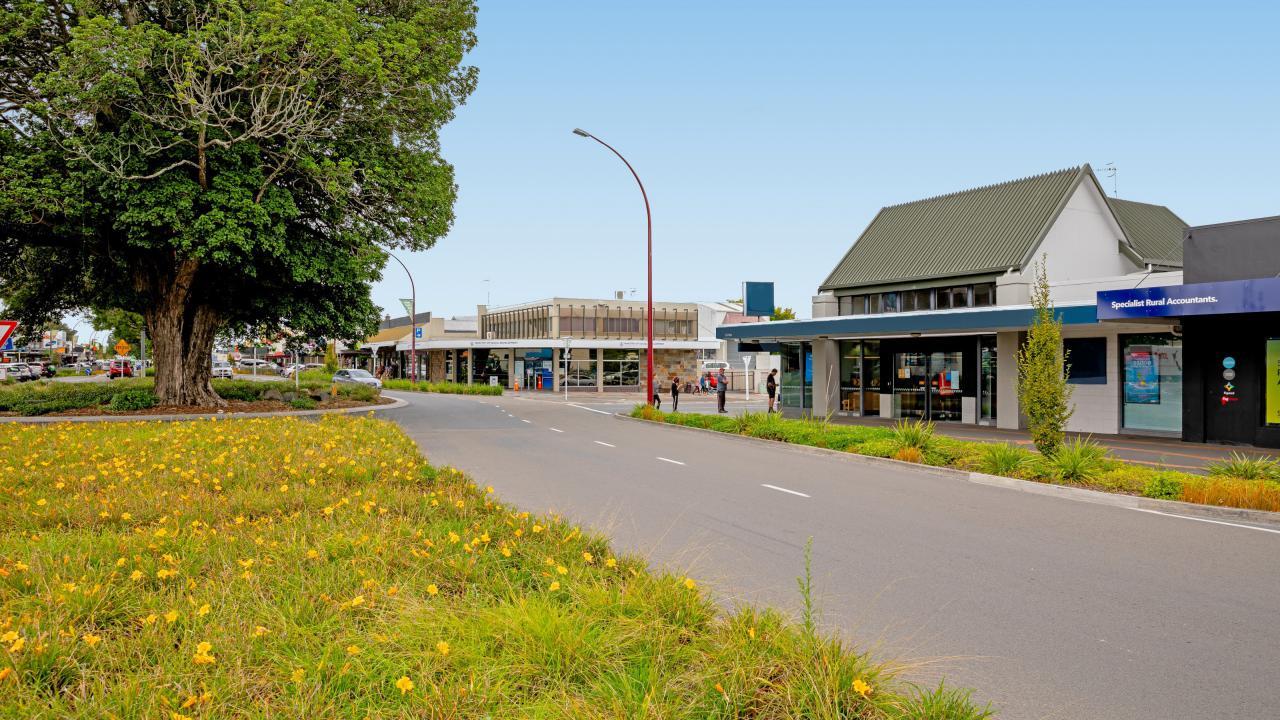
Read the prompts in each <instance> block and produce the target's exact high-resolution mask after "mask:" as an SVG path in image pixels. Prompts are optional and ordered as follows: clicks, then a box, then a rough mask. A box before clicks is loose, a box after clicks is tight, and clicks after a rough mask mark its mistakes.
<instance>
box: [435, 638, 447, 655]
mask: <svg viewBox="0 0 1280 720" xmlns="http://www.w3.org/2000/svg"><path fill="white" fill-rule="evenodd" d="M436 652H438V653H440V654H441V655H448V654H449V643H447V642H445V641H443V640H441V641H440V642H438V643H436Z"/></svg>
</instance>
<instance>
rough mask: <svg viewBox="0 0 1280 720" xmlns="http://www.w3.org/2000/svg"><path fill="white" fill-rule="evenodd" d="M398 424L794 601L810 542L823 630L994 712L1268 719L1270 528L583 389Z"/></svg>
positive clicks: (683, 563)
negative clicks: (614, 404)
mask: <svg viewBox="0 0 1280 720" xmlns="http://www.w3.org/2000/svg"><path fill="white" fill-rule="evenodd" d="M388 394H391V395H395V396H396V397H400V398H404V399H406V400H407V401H408V402H409V405H408V406H407V407H404V408H401V409H398V410H391V411H389V412H387V413H385V417H388V418H389V419H393V420H396V421H397V422H399V423H400V424H401V425H402V426H403V427H404V428H405V429H406V431H407V432H408V433H409V434H410V435H411V436H412V437H413V438H414V439H415V440H416V441H417V442H418V443H419V444H420V445H421V446H422V448H423V450H424V451H425V452H426V453H427V455H428V456H429V457H430V458H431V459H432V460H433V461H434V462H437V463H446V464H452V465H455V466H457V467H461V468H464V469H466V470H468V471H470V472H471V473H473V474H474V476H475V477H476V479H477V481H478V482H480V483H482V484H489V485H493V486H494V487H495V488H496V489H497V490H498V492H499V493H500V494H501V495H502V497H503V498H504V499H505V500H507V501H509V502H513V503H515V504H517V505H519V506H521V507H523V508H525V509H528V510H531V511H544V510H554V511H557V512H561V513H563V514H565V515H566V516H567V517H570V518H573V519H575V520H577V521H579V522H582V523H585V524H588V525H590V526H593V527H596V528H599V529H601V530H603V531H606V532H608V533H609V534H610V535H612V536H613V538H614V539H615V541H616V543H617V544H618V546H619V547H620V548H621V549H623V550H624V551H631V552H639V553H642V554H644V555H646V556H647V557H649V558H650V559H652V560H653V561H654V562H656V563H659V564H661V565H665V566H668V567H671V568H673V569H677V570H680V571H685V570H687V571H689V572H691V573H692V574H694V575H695V576H696V577H699V578H700V579H702V580H703V581H704V583H705V584H706V585H708V586H709V587H711V588H712V589H713V590H714V591H715V592H716V593H717V594H718V595H719V596H720V597H721V598H723V599H725V600H726V601H728V602H739V601H743V602H758V603H770V604H778V605H781V606H783V607H785V608H788V609H792V610H794V609H796V608H797V607H798V598H797V595H796V591H795V577H796V575H798V574H799V573H800V572H801V569H802V563H803V546H804V543H805V541H806V539H807V538H809V537H812V538H813V539H814V544H813V547H814V554H813V566H814V569H815V576H816V577H815V579H816V583H815V585H816V587H817V591H818V596H819V597H818V600H819V606H820V609H821V611H822V613H823V618H824V625H825V626H826V628H827V629H828V630H832V631H837V632H841V633H843V634H845V635H846V636H847V637H849V638H850V639H853V640H856V641H857V642H858V643H859V647H860V648H861V649H871V650H872V651H873V652H875V653H876V655H877V656H878V657H880V658H884V657H889V656H894V657H900V658H902V659H904V660H907V661H920V660H924V661H925V664H924V665H922V666H919V667H916V668H914V669H913V670H912V671H911V674H912V676H913V677H915V678H917V679H919V680H921V681H924V682H928V683H933V682H936V681H937V680H938V679H940V678H942V677H946V678H947V680H948V682H949V683H957V684H961V685H967V686H971V687H975V688H978V689H979V697H980V698H981V699H982V700H984V701H991V702H992V703H994V704H995V705H996V706H997V708H998V709H999V710H1000V711H1001V714H1000V717H1002V718H1006V719H1014V720H1021V719H1024V718H1037V719H1039V718H1062V719H1063V720H1066V719H1068V718H1070V719H1073V720H1074V719H1080V718H1108V719H1114V720H1127V719H1133V720H1137V719H1143V720H1146V719H1149V718H1221V719H1226V718H1241V719H1245V718H1248V719H1249V720H1255V719H1257V718H1274V717H1280V691H1278V690H1277V685H1276V678H1277V677H1280V623H1277V622H1276V618H1277V617H1280V573H1277V572H1276V568H1277V563H1278V562H1280V560H1277V558H1280V533H1277V532H1276V531H1274V530H1271V531H1268V530H1266V529H1257V528H1247V527H1239V526H1233V525H1224V524H1215V523H1210V522H1202V521H1195V520H1192V519H1185V518H1181V517H1170V516H1166V515H1157V514H1152V513H1147V512H1140V511H1135V510H1130V509H1124V508H1116V507H1109V506H1104V505H1093V504H1088V503H1080V502H1073V501H1069V500H1064V499H1061V498H1055V497H1046V496H1041V495H1035V494H1029V493H1022V492H1017V491H1013V490H1007V489H1003V488H998V487H990V486H985V485H978V484H973V483H968V482H964V481H960V480H956V479H954V478H951V477H942V476H939V475H936V474H932V473H929V472H927V471H922V470H917V469H913V468H897V467H892V468H886V467H884V466H876V465H869V464H864V463H861V462H858V461H857V460H854V459H850V458H845V457H833V456H826V455H818V454H813V453H809V452H805V451H803V450H800V449H795V448H786V447H775V446H764V445H760V444H755V443H749V442H744V441H742V440H740V439H737V438H733V437H729V436H717V435H708V434H705V433H697V432H689V431H685V430H682V429H680V428H674V427H664V426H659V425H646V424H642V423H634V422H627V421H625V420H621V419H618V418H615V417H611V416H610V415H609V411H608V410H607V409H604V408H601V407H597V406H595V405H593V404H588V403H586V402H578V403H573V404H565V403H556V402H545V401H539V400H536V399H525V398H515V397H510V396H507V397H499V398H469V397H455V396H443V395H425V394H416V393H388Z"/></svg>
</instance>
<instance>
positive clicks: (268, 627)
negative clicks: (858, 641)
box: [0, 416, 988, 720]
mask: <svg viewBox="0 0 1280 720" xmlns="http://www.w3.org/2000/svg"><path fill="white" fill-rule="evenodd" d="M31 458H39V459H40V460H41V462H40V463H35V464H30V463H28V461H29V460H30V459H31ZM0 467H4V468H7V471H6V473H5V475H4V476H3V477H2V478H0V623H2V624H0V715H3V716H4V717H72V716H76V717H79V716H84V717H164V718H170V719H174V718H203V717H232V716H240V715H243V714H244V712H245V708H253V709H254V711H255V713H257V714H262V715H270V716H273V717H307V716H313V715H319V716H325V717H327V716H331V715H340V716H343V717H392V716H395V717H400V716H410V715H412V716H433V717H435V716H440V717H444V716H449V717H504V718H505V717H542V716H563V715H564V709H565V707H572V708H573V713H572V714H573V715H575V716H583V717H640V716H654V717H668V718H707V717H746V716H752V717H832V718H835V717H849V718H852V717H857V718H872V719H879V720H890V719H892V720H907V719H920V720H923V719H924V718H948V719H954V720H971V719H972V720H976V719H978V718H983V717H987V716H988V713H987V712H986V711H984V710H980V709H977V708H974V707H973V705H972V704H971V703H970V702H969V700H968V699H967V694H966V693H964V692H962V691H957V690H952V689H941V688H940V689H937V690H925V691H921V690H919V689H917V688H916V687H915V686H913V685H911V684H909V683H908V682H907V681H906V680H905V679H904V678H903V677H901V675H900V671H901V668H898V667H895V666H889V665H884V664H879V663H876V662H873V661H872V660H871V659H870V658H869V657H868V656H867V655H865V654H862V653H860V652H857V651H855V650H852V649H851V648H850V646H848V645H847V644H845V643H844V642H840V641H836V640H832V639H828V638H824V637H821V636H819V635H816V634H815V633H814V632H813V631H811V630H806V629H805V626H801V625H799V624H797V623H794V622H790V621H788V620H786V619H784V618H783V616H782V615H780V614H779V613H777V612H774V611H771V610H767V609H758V608H749V607H739V608H738V609H735V610H733V611H728V610H725V609H723V608H722V607H721V606H719V605H717V604H716V603H714V602H713V601H712V600H711V599H710V598H709V597H708V595H707V594H705V593H704V592H703V590H702V589H701V588H700V587H699V584H698V583H697V582H696V581H695V580H694V579H692V578H689V577H687V576H684V575H682V574H663V573H659V572H655V571H653V570H650V569H649V568H648V567H647V566H646V565H645V564H644V562H643V561H642V560H640V559H639V558H634V557H625V556H618V555H617V554H615V553H614V552H613V550H612V549H611V548H610V546H609V543H608V542H607V540H606V539H605V538H603V537H601V536H599V535H596V534H593V533H589V532H586V533H584V532H583V531H582V530H581V529H579V528H578V527H575V526H573V525H571V524H568V523H566V522H564V521H563V520H561V519H560V518H557V517H539V516H534V515H530V514H529V513H527V512H521V511H518V510H516V509H513V508H511V507H508V506H505V505H503V504H501V503H500V502H498V501H497V500H496V499H495V498H494V495H493V490H492V488H483V489H482V488H479V487H477V486H476V485H475V484H473V483H472V481H471V480H470V479H469V478H468V477H467V476H466V475H464V474H463V473H462V472H460V471H457V470H454V469H452V468H435V467H431V466H430V465H428V464H427V463H426V462H425V461H424V460H423V459H422V457H421V456H420V455H419V454H418V452H417V449H416V446H415V445H414V443H413V442H412V441H411V440H410V439H409V438H408V437H407V436H405V435H404V433H403V432H401V431H400V430H399V429H398V428H397V427H396V426H395V425H393V424H391V423H387V422H383V421H379V420H376V419H372V418H367V417H359V418H357V417H347V416H327V417H325V418H323V419H321V420H319V421H318V422H305V421H302V420H298V419H294V418H274V419H269V420H231V421H227V422H217V423H213V422H208V423H141V422H139V423H111V424H105V423H103V424H76V425H72V424H60V425H53V426H32V425H6V426H0ZM18 468H24V469H23V470H22V471H21V472H18V471H17V469H18ZM798 571H799V568H798ZM637 682H639V683H640V684H639V685H637ZM940 708H946V711H945V712H944V711H941V710H940Z"/></svg>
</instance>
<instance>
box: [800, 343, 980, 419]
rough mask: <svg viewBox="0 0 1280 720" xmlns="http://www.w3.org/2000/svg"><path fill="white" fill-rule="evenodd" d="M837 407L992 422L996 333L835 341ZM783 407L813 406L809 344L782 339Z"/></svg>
mask: <svg viewBox="0 0 1280 720" xmlns="http://www.w3.org/2000/svg"><path fill="white" fill-rule="evenodd" d="M837 347H838V352H839V357H838V368H837V367H835V364H836V363H835V362H833V363H832V365H833V367H832V368H831V370H832V371H833V372H831V373H829V375H830V376H834V377H835V378H838V379H839V405H838V409H837V410H836V413H837V414H839V415H848V416H872V417H878V416H883V417H894V418H907V419H922V420H932V421H938V422H970V423H972V422H994V421H995V407H996V403H995V391H996V377H995V369H996V356H995V348H996V343H995V335H964V336H943V337H938V336H933V337H918V338H881V339H866V340H862V339H849V340H839V341H837ZM780 349H781V355H782V383H781V385H782V387H781V393H780V395H781V398H780V399H781V403H782V406H783V407H784V408H787V409H793V410H799V411H801V412H804V411H808V410H810V409H812V407H813V390H814V389H813V363H814V359H813V351H812V343H807V342H797V343H786V342H784V343H781V347H780Z"/></svg>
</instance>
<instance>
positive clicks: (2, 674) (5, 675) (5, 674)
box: [0, 667, 13, 682]
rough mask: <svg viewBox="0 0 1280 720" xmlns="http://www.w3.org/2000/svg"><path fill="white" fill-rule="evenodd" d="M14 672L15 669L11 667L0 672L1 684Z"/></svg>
mask: <svg viewBox="0 0 1280 720" xmlns="http://www.w3.org/2000/svg"><path fill="white" fill-rule="evenodd" d="M12 672H13V668H11V667H7V668H4V669H3V670H0V682H4V680H5V679H6V678H8V677H9V673H12Z"/></svg>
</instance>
